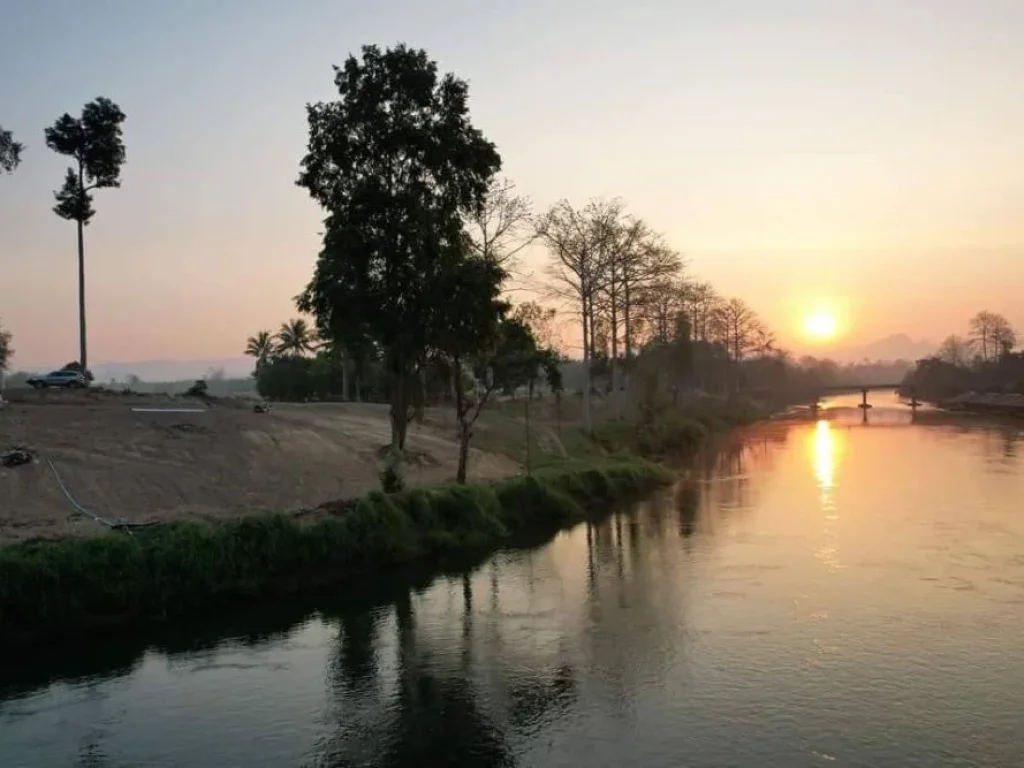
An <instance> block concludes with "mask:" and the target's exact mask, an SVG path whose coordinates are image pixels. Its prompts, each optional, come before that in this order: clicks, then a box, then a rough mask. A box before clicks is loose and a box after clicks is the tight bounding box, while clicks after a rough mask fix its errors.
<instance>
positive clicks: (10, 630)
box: [0, 459, 674, 640]
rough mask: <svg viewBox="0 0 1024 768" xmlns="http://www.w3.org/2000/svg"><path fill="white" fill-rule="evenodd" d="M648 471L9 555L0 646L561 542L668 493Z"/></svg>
mask: <svg viewBox="0 0 1024 768" xmlns="http://www.w3.org/2000/svg"><path fill="white" fill-rule="evenodd" d="M673 477H674V476H673V475H672V473H670V472H668V471H667V470H665V469H664V468H662V467H659V466H657V465H655V464H651V463H649V462H646V461H643V460H638V459H629V460H625V459H623V460H611V459H607V460H601V461H592V462H587V463H581V462H573V461H566V462H563V463H562V464H561V465H560V466H559V467H558V468H551V469H545V470H540V471H538V472H536V473H534V474H533V475H531V476H520V477H516V478H512V479H510V480H507V481H505V482H502V483H499V484H497V485H494V486H486V485H465V486H458V485H452V486H442V487H438V488H431V489H415V490H409V491H405V492H402V493H398V494H393V495H385V494H383V493H380V492H373V493H370V494H369V495H367V496H365V497H363V498H361V499H359V500H358V501H357V502H355V503H354V504H352V505H348V506H346V507H345V511H344V512H341V513H339V514H334V515H329V516H327V517H324V518H321V519H319V520H317V521H316V522H312V523H303V522H300V521H298V520H296V519H295V518H294V517H291V516H288V515H261V516H252V517H246V518H242V519H239V520H235V521H232V522H227V523H220V524H206V523H185V522H182V523H174V524H168V525H165V526H159V527H155V528H152V529H143V530H140V531H138V532H137V533H136V534H135V535H133V536H127V535H123V534H114V533H112V534H107V535H104V536H100V537H96V538H67V539H61V540H56V541H33V542H24V543H19V544H13V545H8V546H5V547H0V639H2V640H24V639H28V638H34V637H39V636H50V635H63V634H71V633H74V632H76V631H80V630H82V629H86V628H95V627H112V626H122V625H127V624H133V623H134V624H139V623H152V622H161V621H167V620H169V619H173V618H175V617H178V616H183V615H187V614H190V613H199V612H203V611H211V610H214V609H216V608H217V607H218V606H222V605H224V604H225V603H237V602H238V601H239V600H244V599H251V598H257V597H270V596H276V595H283V594H290V593H294V592H297V591H300V590H303V589H309V588H313V587H319V586H325V585H328V584H334V583H338V582H343V581H345V580H347V579H354V578H357V577H365V576H372V574H373V573H374V572H380V571H381V570H382V569H388V568H392V567H396V566H400V565H404V564H411V563H414V562H419V561H424V560H427V559H432V558H433V559H438V560H443V558H445V557H446V556H449V555H450V556H456V555H459V554H460V553H466V552H468V551H480V550H485V549H489V548H493V547H496V546H498V545H501V544H502V543H505V542H507V541H509V540H513V539H515V538H516V537H519V536H535V535H536V534H537V532H538V531H549V532H552V533H553V532H554V531H555V530H557V529H558V528H560V527H564V526H567V525H570V524H572V523H574V522H576V521H578V520H581V519H583V518H584V517H585V516H586V515H588V514H597V513H600V512H602V511H606V510H607V509H608V508H609V507H610V506H614V505H615V504H618V503H622V502H625V501H627V500H629V499H632V498H635V497H637V496H638V495H641V494H643V493H646V492H649V491H651V490H653V489H654V488H655V487H657V486H658V485H662V484H665V483H668V482H671V481H672V479H673Z"/></svg>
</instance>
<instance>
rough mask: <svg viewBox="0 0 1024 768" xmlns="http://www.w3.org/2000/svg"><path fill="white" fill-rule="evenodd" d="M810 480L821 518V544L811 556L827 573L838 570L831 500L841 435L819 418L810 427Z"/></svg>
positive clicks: (833, 501) (834, 511) (833, 502)
mask: <svg viewBox="0 0 1024 768" xmlns="http://www.w3.org/2000/svg"><path fill="white" fill-rule="evenodd" d="M813 445H814V453H813V456H814V477H815V479H816V480H817V483H818V501H819V504H820V506H821V512H822V514H823V516H824V523H823V531H822V533H823V539H824V544H823V545H822V546H821V547H820V548H819V549H818V551H817V552H816V553H815V556H816V557H817V558H818V560H820V561H821V562H822V564H824V566H825V567H826V568H827V569H828V570H829V571H830V572H835V571H837V570H839V568H841V567H842V566H841V564H840V562H839V530H838V527H839V526H838V523H839V509H838V507H837V505H836V499H835V483H836V470H837V465H838V461H839V452H840V447H841V445H842V436H841V433H838V432H837V431H836V430H835V429H833V427H832V425H831V424H830V423H829V422H828V421H826V420H824V419H822V420H820V421H818V423H817V424H816V425H815V428H814V443H813Z"/></svg>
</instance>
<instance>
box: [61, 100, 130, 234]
mask: <svg viewBox="0 0 1024 768" xmlns="http://www.w3.org/2000/svg"><path fill="white" fill-rule="evenodd" d="M124 121H125V114H124V112H122V111H121V108H120V107H118V106H117V104H115V103H114V102H112V101H111V100H110V99H107V98H105V97H103V96H100V97H99V98H97V99H94V100H93V101H90V102H89V103H88V104H86V105H85V106H84V107H83V108H82V114H81V116H80V117H72V116H71V115H69V114H68V113H66V112H65V113H64V114H63V115H61V116H60V117H59V118H57V121H56V122H55V123H54V124H53V125H52V126H50V127H49V128H47V129H46V131H45V132H44V135H45V137H46V146H47V147H49V148H50V149H52V150H53V151H54V152H56V153H58V154H61V155H65V156H66V157H70V158H72V159H73V160H74V165H73V167H70V168H68V170H67V173H66V175H65V177H64V185H63V186H62V187H61V188H60V189H59V190H57V191H56V192H55V193H54V197H56V199H57V204H56V205H55V206H54V208H53V210H54V213H56V214H57V215H58V216H60V217H61V218H62V219H68V220H70V221H77V222H80V223H82V224H88V223H89V220H90V219H92V217H93V215H94V214H95V213H96V211H95V210H94V209H93V207H92V195H91V194H90V192H91V191H92V190H94V189H103V188H109V187H119V186H121V166H123V165H124V162H125V147H124V141H123V138H122V136H123V131H122V124H123V123H124Z"/></svg>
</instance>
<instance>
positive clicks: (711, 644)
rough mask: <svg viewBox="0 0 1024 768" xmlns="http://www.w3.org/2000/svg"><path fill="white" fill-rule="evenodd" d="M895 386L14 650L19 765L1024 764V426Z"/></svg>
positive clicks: (1, 704) (10, 707) (7, 739)
mask: <svg viewBox="0 0 1024 768" xmlns="http://www.w3.org/2000/svg"><path fill="white" fill-rule="evenodd" d="M858 400H859V396H858V397H857V398H853V399H851V400H850V401H848V402H847V401H843V402H840V403H838V405H839V406H848V405H851V404H855V403H856V402H857V401H858ZM872 400H874V401H876V402H879V401H880V400H881V404H882V405H883V406H886V407H879V408H875V409H872V411H871V413H870V414H869V419H868V424H867V425H866V426H865V425H862V424H861V423H860V419H861V416H860V412H859V411H857V410H856V409H855V408H851V409H849V410H847V409H845V408H844V407H841V408H839V409H838V410H834V411H832V412H831V413H830V414H828V416H829V418H826V419H823V420H822V421H820V422H818V423H803V424H796V425H767V426H763V427H758V428H756V429H752V430H749V431H747V432H745V433H742V434H739V435H736V436H734V437H733V438H731V439H730V440H729V441H727V443H726V444H725V445H724V446H722V450H721V451H720V452H719V453H716V454H714V455H709V456H707V457H705V458H704V459H703V460H702V462H701V463H700V465H699V467H698V468H697V469H696V470H695V471H694V473H693V476H692V477H691V478H690V480H689V481H688V482H686V483H683V484H681V485H680V487H679V488H677V489H675V490H674V491H673V492H672V493H670V494H666V495H664V496H660V497H658V498H656V499H651V500H650V501H649V502H647V503H645V504H642V505H639V506H638V507H636V508H635V509H632V510H629V511H627V512H624V513H622V514H620V515H617V516H614V517H612V518H610V519H608V520H607V521H606V522H604V523H602V524H600V525H589V526H580V527H578V528H576V529H574V530H572V531H568V532H566V533H564V534H561V535H559V536H558V537H557V538H556V539H555V540H554V541H552V542H551V543H549V544H547V545H545V546H543V547H541V548H539V549H535V550H532V551H506V552H501V553H499V554H497V555H495V556H494V557H492V558H491V559H490V560H488V561H487V562H486V563H484V564H483V565H482V566H480V567H479V568H476V569H475V570H473V571H472V572H470V573H466V574H453V575H449V576H443V577H439V578H437V579H435V580H434V581H433V582H432V583H430V582H427V583H420V584H418V585H417V586H416V587H415V588H412V589H410V588H409V585H408V583H407V582H404V581H401V580H400V581H399V582H398V583H392V582H390V581H389V582H387V583H385V582H383V581H376V582H374V583H367V584H366V585H365V589H362V590H359V594H351V593H350V594H348V595H347V596H336V597H331V598H324V597H319V598H315V599H311V601H310V602H309V603H308V604H302V603H297V602H290V603H287V604H283V605H280V604H279V605H268V606H259V607H258V608H254V609H251V610H247V611H246V612H245V613H241V614H239V615H236V616H219V617H211V618H210V619H209V620H208V621H205V622H198V623H191V624H187V625H180V626H178V627H175V628H174V630H173V631H165V632H163V633H162V634H160V635H158V636H155V637H146V638H143V637H130V636H129V637H119V638H117V639H115V640H105V641H104V642H103V643H102V644H96V643H92V642H90V640H89V638H85V637H83V638H80V639H79V640H78V641H77V642H75V643H73V644H70V645H69V646H67V647H64V648H61V649H59V650H56V649H55V650H47V651H46V652H45V653H40V654H38V655H36V656H33V655H31V654H25V655H19V656H18V657H17V658H11V657H7V658H6V659H5V660H4V664H3V669H2V671H0V766H4V768H7V767H8V766H11V767H12V768H13V767H19V768H20V767H22V766H24V767H25V768H30V767H35V766H46V768H51V767H52V766H65V765H66V766H71V765H79V766H196V767H202V766H210V768H215V767H216V768H223V767H226V766H428V765H429V766H433V765H437V766H442V765H445V766H545V767H546V766H578V765H590V766H626V765H628V766H638V767H640V768H649V767H650V768H653V767H654V766H666V767H667V766H755V767H759V766H780V767H782V766H784V767H786V768H789V767H799V766H819V765H820V766H893V767H895V766H900V767H901V768H902V767H904V766H929V767H932V766H940V765H941V766H992V767H996V766H998V767H999V768H1007V767H1009V766H1018V765H1021V764H1022V761H1024V757H1022V756H1024V729H1022V728H1021V727H1020V726H1021V723H1022V722H1024V653H1021V649H1022V647H1024V645H1022V644H1024V515H1022V509H1021V506H1020V500H1021V498H1022V497H1024V460H1022V458H1021V455H1020V445H1021V443H1020V439H1021V430H1020V429H1019V428H1018V427H1014V426H999V425H992V424H984V423H967V422H964V421H958V422H953V423H945V424H944V423H942V420H941V418H936V417H934V415H929V414H926V413H922V414H920V415H919V417H918V419H917V421H918V423H911V418H910V414H909V412H907V411H903V410H896V409H894V408H892V407H891V406H892V405H893V403H892V402H887V401H885V399H884V398H881V399H880V398H876V397H875V396H874V395H872Z"/></svg>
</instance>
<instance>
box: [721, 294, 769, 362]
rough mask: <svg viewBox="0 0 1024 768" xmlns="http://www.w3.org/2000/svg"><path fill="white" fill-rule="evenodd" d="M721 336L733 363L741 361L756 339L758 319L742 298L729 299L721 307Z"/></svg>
mask: <svg viewBox="0 0 1024 768" xmlns="http://www.w3.org/2000/svg"><path fill="white" fill-rule="evenodd" d="M721 323H722V331H721V332H722V338H723V341H724V342H725V344H726V345H727V347H728V349H729V354H730V356H731V357H732V360H733V362H734V363H741V362H743V356H744V355H745V354H746V353H747V351H748V350H750V349H751V348H752V347H753V346H754V343H755V340H756V339H757V334H758V331H759V326H760V321H759V320H758V317H757V315H756V314H755V313H754V310H752V309H751V308H750V307H748V306H747V305H746V303H745V302H744V301H743V300H742V299H729V300H728V301H726V302H725V303H724V304H723V305H722V308H721Z"/></svg>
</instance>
